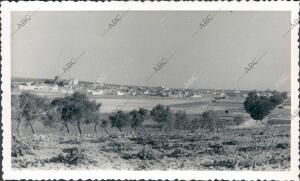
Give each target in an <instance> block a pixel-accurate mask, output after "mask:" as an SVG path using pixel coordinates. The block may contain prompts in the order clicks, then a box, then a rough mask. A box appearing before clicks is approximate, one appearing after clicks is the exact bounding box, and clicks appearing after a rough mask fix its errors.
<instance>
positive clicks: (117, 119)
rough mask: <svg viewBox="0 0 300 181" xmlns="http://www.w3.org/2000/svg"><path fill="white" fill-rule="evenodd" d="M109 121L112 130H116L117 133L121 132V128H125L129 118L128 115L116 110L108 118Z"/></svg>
mask: <svg viewBox="0 0 300 181" xmlns="http://www.w3.org/2000/svg"><path fill="white" fill-rule="evenodd" d="M109 120H110V123H111V127H112V128H114V127H115V128H118V129H119V131H122V128H123V127H125V126H126V125H127V124H128V123H129V121H130V117H129V115H128V114H126V113H124V112H123V111H121V110H117V111H116V112H113V113H112V115H110V116H109Z"/></svg>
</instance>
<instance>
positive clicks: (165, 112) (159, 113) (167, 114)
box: [150, 104, 172, 127]
mask: <svg viewBox="0 0 300 181" xmlns="http://www.w3.org/2000/svg"><path fill="white" fill-rule="evenodd" d="M150 116H151V118H152V119H153V120H154V121H155V122H157V123H159V124H160V125H161V127H171V126H172V125H171V124H172V112H171V110H170V107H167V106H163V105H161V104H158V105H156V106H155V107H154V108H152V110H151V112H150Z"/></svg>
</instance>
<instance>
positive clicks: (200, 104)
mask: <svg viewBox="0 0 300 181" xmlns="http://www.w3.org/2000/svg"><path fill="white" fill-rule="evenodd" d="M14 100H15V99H14V97H12V108H13V109H12V133H13V136H12V167H13V168H15V169H29V168H30V169H46V170H47V169H117V170H174V169H175V170H288V169H289V168H290V125H289V122H286V123H284V124H278V125H277V124H274V125H273V124H267V122H268V120H270V119H274V118H285V119H287V120H288V119H289V115H290V107H289V106H283V107H282V108H280V109H279V108H276V109H274V110H273V111H272V113H271V114H270V115H268V116H267V117H266V118H265V119H264V120H263V121H261V122H255V121H254V120H252V119H251V118H250V117H249V115H247V113H245V111H244V109H243V102H242V100H241V99H225V100H217V102H215V103H214V105H212V106H208V104H209V102H210V99H206V100H205V99H200V100H193V99H178V100H177V99H162V100H160V99H111V98H110V99H108V98H106V99H97V100H96V101H97V102H101V103H103V107H101V110H100V113H101V119H102V118H104V119H107V118H108V116H109V115H110V112H111V111H112V110H113V108H115V107H113V106H114V105H115V103H120V101H122V103H123V104H124V103H126V105H125V106H124V107H122V108H123V110H124V111H125V112H126V111H130V110H132V109H136V108H138V107H143V108H147V109H151V108H152V107H153V106H154V105H156V104H158V103H161V104H164V105H168V106H169V107H170V108H171V110H172V111H173V112H175V111H177V110H185V111H186V112H187V116H188V118H189V119H193V118H196V117H200V116H201V113H202V112H203V111H205V110H207V109H210V110H214V111H215V113H216V114H217V115H218V117H220V118H221V120H222V121H224V123H225V126H224V127H222V128H221V129H219V130H218V131H211V130H208V129H201V128H200V129H197V130H189V131H187V130H176V129H171V130H161V129H159V128H155V127H152V126H151V124H152V123H153V120H151V119H147V120H145V122H144V123H143V126H142V127H141V128H138V129H137V131H134V130H132V129H130V128H124V129H123V131H122V132H120V131H118V130H117V129H116V128H110V127H109V128H108V129H107V130H108V133H109V134H107V133H106V132H105V131H104V129H103V128H101V127H98V133H97V134H95V133H94V130H93V125H84V124H83V125H82V130H83V131H82V132H83V134H82V135H81V136H79V135H78V132H77V129H76V126H75V125H70V133H71V134H67V133H66V130H65V128H64V127H63V126H62V125H56V127H49V128H48V127H45V126H44V125H43V124H42V123H41V122H39V121H36V122H35V123H34V127H35V130H36V135H32V133H31V130H30V128H29V127H25V126H24V125H21V132H22V134H21V136H18V135H17V134H16V131H15V128H16V124H17V123H16V120H15V118H14V115H16V114H15V112H14V111H15V110H14ZM121 105H122V104H121ZM225 110H228V112H227V113H225ZM238 114H242V115H244V116H245V118H246V119H247V121H246V122H245V123H244V124H242V125H240V126H236V125H234V124H232V120H233V118H234V117H235V116H236V115H238ZM149 125H150V126H149Z"/></svg>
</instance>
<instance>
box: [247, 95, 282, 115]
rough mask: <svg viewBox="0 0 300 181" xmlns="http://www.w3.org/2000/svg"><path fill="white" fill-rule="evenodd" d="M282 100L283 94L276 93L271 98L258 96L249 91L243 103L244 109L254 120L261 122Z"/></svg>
mask: <svg viewBox="0 0 300 181" xmlns="http://www.w3.org/2000/svg"><path fill="white" fill-rule="evenodd" d="M284 98H285V95H284V94H280V93H278V92H276V91H274V92H272V95H271V96H260V95H258V94H257V92H256V91H250V92H249V93H248V96H247V98H246V100H245V101H244V108H245V110H246V112H247V113H249V114H250V116H251V118H253V119H254V120H256V121H257V120H263V119H264V117H265V116H267V115H268V114H270V112H271V111H272V110H273V109H274V108H275V107H276V106H277V105H279V104H281V103H282V102H283V100H284Z"/></svg>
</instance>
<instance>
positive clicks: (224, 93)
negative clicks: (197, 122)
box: [12, 79, 271, 99]
mask: <svg viewBox="0 0 300 181" xmlns="http://www.w3.org/2000/svg"><path fill="white" fill-rule="evenodd" d="M12 86H13V88H16V89H18V90H20V91H40V92H53V93H62V94H72V93H74V92H75V91H81V92H86V93H88V94H90V95H94V96H160V97H173V98H180V97H191V98H201V97H203V96H206V95H210V96H213V97H214V98H216V99H225V98H227V97H246V96H247V94H248V91H239V90H214V89H182V88H166V87H163V86H162V87H145V86H122V85H104V84H99V83H83V82H80V83H79V81H78V79H71V80H63V81H60V82H57V81H53V80H48V81H31V82H30V81H13V84H12ZM261 94H263V95H265V94H268V95H269V94H271V92H268V91H267V92H262V93H261Z"/></svg>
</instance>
